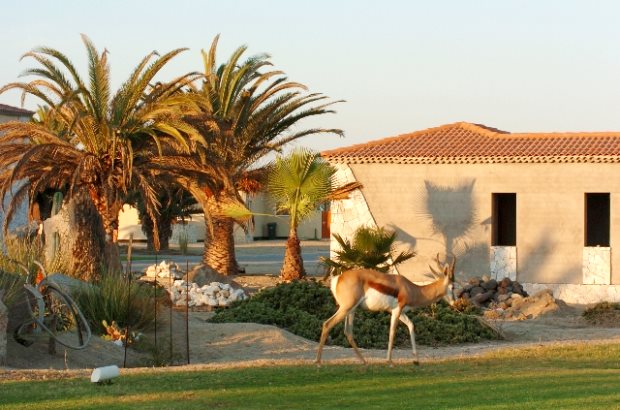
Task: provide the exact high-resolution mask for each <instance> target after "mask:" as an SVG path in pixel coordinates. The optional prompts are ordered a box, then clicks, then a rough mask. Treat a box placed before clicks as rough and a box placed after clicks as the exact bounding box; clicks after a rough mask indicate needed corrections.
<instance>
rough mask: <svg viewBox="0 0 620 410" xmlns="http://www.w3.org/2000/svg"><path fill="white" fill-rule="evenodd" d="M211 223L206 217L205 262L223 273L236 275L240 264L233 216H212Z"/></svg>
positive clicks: (203, 258) (203, 259)
mask: <svg viewBox="0 0 620 410" xmlns="http://www.w3.org/2000/svg"><path fill="white" fill-rule="evenodd" d="M211 219H212V220H211V225H209V221H208V220H207V218H205V250H204V254H203V257H202V261H203V263H204V264H206V265H208V266H210V267H211V268H212V269H214V270H215V271H217V272H219V273H220V274H222V275H226V276H228V275H236V274H238V273H239V265H238V264H237V260H236V258H235V240H234V236H233V228H234V224H235V223H234V221H233V220H232V219H231V218H221V217H212V218H211Z"/></svg>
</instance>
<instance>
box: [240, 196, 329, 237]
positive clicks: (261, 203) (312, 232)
mask: <svg viewBox="0 0 620 410" xmlns="http://www.w3.org/2000/svg"><path fill="white" fill-rule="evenodd" d="M247 201H248V207H249V208H250V210H251V211H252V212H255V213H256V214H257V215H255V216H254V237H257V238H260V237H266V236H267V224H268V223H274V222H275V223H276V236H277V237H278V238H286V237H288V230H289V217H288V215H277V216H276V215H273V214H274V211H275V206H274V205H273V203H272V202H271V201H270V200H269V198H268V197H267V196H266V195H265V194H262V193H259V194H257V195H254V196H252V197H251V198H249V199H248V200H247ZM297 235H298V236H299V238H300V239H315V238H319V239H320V238H321V212H320V211H318V210H317V211H315V212H313V213H312V214H311V215H310V216H309V217H308V218H307V219H305V220H304V221H302V222H301V223H300V224H299V227H298V228H297Z"/></svg>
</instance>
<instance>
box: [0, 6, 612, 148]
mask: <svg viewBox="0 0 620 410" xmlns="http://www.w3.org/2000/svg"><path fill="white" fill-rule="evenodd" d="M2 8H3V19H2V24H1V25H0V34H1V36H0V38H2V39H3V41H2V45H0V50H2V64H1V65H0V84H5V83H8V82H11V81H15V80H16V79H17V76H18V74H19V73H20V72H21V71H22V70H23V69H25V68H27V67H30V66H32V64H31V63H30V62H29V61H22V62H21V63H20V62H19V61H18V60H19V57H20V56H21V55H22V54H23V53H24V52H26V51H28V50H30V49H31V48H33V47H35V46H38V45H46V46H51V47H54V48H57V49H59V50H61V51H63V52H65V53H66V54H68V55H69V56H70V57H71V58H72V59H73V61H74V62H75V63H76V64H78V66H79V67H80V68H81V69H83V68H84V64H83V62H84V54H85V53H84V49H83V47H82V43H81V41H80V37H79V33H85V34H87V35H88V36H90V38H91V39H92V40H93V41H94V43H95V44H96V45H97V47H98V48H100V49H103V48H104V47H105V48H107V49H108V50H109V51H110V53H111V54H110V60H111V67H112V74H113V80H115V82H116V84H118V83H120V81H122V80H123V79H124V78H125V77H126V76H127V75H128V74H129V72H130V70H131V69H132V68H133V67H134V66H135V65H136V64H137V62H138V61H139V59H140V58H141V57H143V56H144V55H145V54H146V53H148V52H149V51H151V50H153V49H156V50H158V51H160V52H166V51H169V50H171V49H173V48H177V47H189V48H190V50H189V51H187V52H185V53H184V54H183V55H182V56H180V57H179V58H178V59H177V60H176V61H175V62H174V63H173V64H171V66H170V69H169V70H168V71H166V72H165V73H164V75H163V76H162V77H161V79H162V80H165V79H166V78H169V77H171V76H172V75H174V74H178V73H181V72H187V71H195V70H200V69H201V59H200V54H199V51H200V49H201V48H207V47H208V46H209V44H210V43H211V40H212V38H213V37H214V36H215V35H216V34H217V33H221V40H220V48H219V56H220V58H222V59H224V58H226V57H228V55H229V54H230V52H231V51H232V50H233V49H235V48H236V47H237V46H239V45H241V44H247V45H248V46H249V53H248V55H250V54H256V53H261V52H267V53H269V54H271V55H272V61H273V62H274V63H275V65H276V67H277V68H280V69H282V70H284V71H285V72H286V73H287V74H288V75H289V78H290V79H293V80H296V81H299V82H302V83H304V84H306V85H308V86H309V87H310V89H311V91H316V92H321V93H324V94H326V95H328V96H330V97H332V98H333V99H344V100H347V102H345V103H342V104H339V105H338V106H337V110H338V113H337V114H335V115H332V116H329V117H323V118H321V119H320V120H319V121H318V122H307V123H306V125H307V126H316V125H319V126H324V127H339V128H342V129H344V130H345V132H346V137H345V138H344V139H339V138H337V137H329V136H326V137H310V138H307V139H305V140H303V141H302V143H301V144H302V145H307V146H310V147H312V148H314V149H329V148H334V147H338V146H345V145H351V144H355V143H360V142H365V141H369V140H372V139H377V138H383V137H387V136H392V135H397V134H401V133H406V132H410V131H415V130H419V129H423V128H427V127H433V126H438V125H442V124H446V123H451V122H456V121H470V122H478V123H483V124H486V125H488V126H492V127H497V128H501V129H505V130H508V131H513V132H516V131H608V130H620V25H619V24H618V22H617V20H618V16H619V15H620V2H617V1H585V0H584V1H570V0H563V1H560V0H557V1H544V0H523V1H509V0H505V1H499V0H488V1H466V0H453V1H447V0H446V1H441V0H437V1H428V0H426V1H404V0H403V1H389V0H383V1H353V0H351V1H336V0H331V1H326V0H313V1H290V0H289V1H284V0H282V1H275V0H263V1H234V0H228V1H223V0H222V1H191V0H175V1H163V0H150V1H142V0H133V1H131V0H125V1H121V0H107V1H85V0H82V1H68V0H66V1H62V0H58V1H42V0H30V1H21V2H18V1H11V2H7V4H3V6H2ZM0 103H5V104H12V105H19V96H18V95H17V94H15V93H7V94H3V95H0ZM34 106H35V101H33V100H28V101H27V102H26V108H33V107H34Z"/></svg>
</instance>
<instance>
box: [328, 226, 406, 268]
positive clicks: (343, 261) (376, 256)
mask: <svg viewBox="0 0 620 410" xmlns="http://www.w3.org/2000/svg"><path fill="white" fill-rule="evenodd" d="M333 236H334V239H336V241H337V242H338V244H339V245H340V250H338V251H336V252H335V256H334V257H333V258H326V257H322V258H321V261H322V262H323V264H324V265H325V266H326V268H327V273H328V274H332V275H340V274H341V273H342V272H344V271H346V270H349V269H353V268H364V269H375V270H378V271H380V272H387V271H389V270H390V268H391V267H392V266H396V265H398V264H400V263H403V262H405V261H406V260H409V259H411V258H413V257H414V256H415V252H413V251H404V252H399V253H397V252H396V249H395V248H394V242H395V241H396V232H393V231H389V230H387V229H385V228H383V227H377V228H373V227H367V226H362V227H359V228H357V230H356V231H355V233H354V234H353V239H352V240H351V241H349V240H348V239H345V238H343V237H342V236H340V235H338V234H334V235H333Z"/></svg>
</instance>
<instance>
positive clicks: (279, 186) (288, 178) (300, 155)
mask: <svg viewBox="0 0 620 410" xmlns="http://www.w3.org/2000/svg"><path fill="white" fill-rule="evenodd" d="M335 172H336V170H335V169H334V168H333V167H332V166H331V165H329V164H328V163H327V162H325V161H324V160H323V159H322V158H321V157H320V155H319V154H318V153H314V152H312V151H309V150H307V149H297V150H295V151H293V152H292V153H291V154H290V155H288V156H286V157H282V156H279V157H278V158H276V160H275V161H274V163H273V164H272V166H271V167H270V171H269V174H268V177H267V178H268V179H267V190H268V192H269V194H270V195H271V196H272V197H273V199H274V201H275V203H276V207H277V209H278V211H279V212H280V213H286V214H288V215H289V234H288V239H287V241H286V250H285V253H284V264H283V266H282V270H281V271H280V276H281V277H282V279H283V280H294V279H300V278H303V277H304V276H305V275H306V272H305V270H304V266H303V259H302V257H301V246H300V244H299V237H298V236H297V227H298V226H299V223H300V222H301V221H303V220H304V219H305V218H307V217H308V216H310V215H311V214H312V212H314V211H315V210H316V208H317V206H318V205H319V204H320V203H321V202H323V201H325V200H327V199H328V198H329V197H330V195H331V194H332V192H333V191H334V182H333V175H334V173H335Z"/></svg>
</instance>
